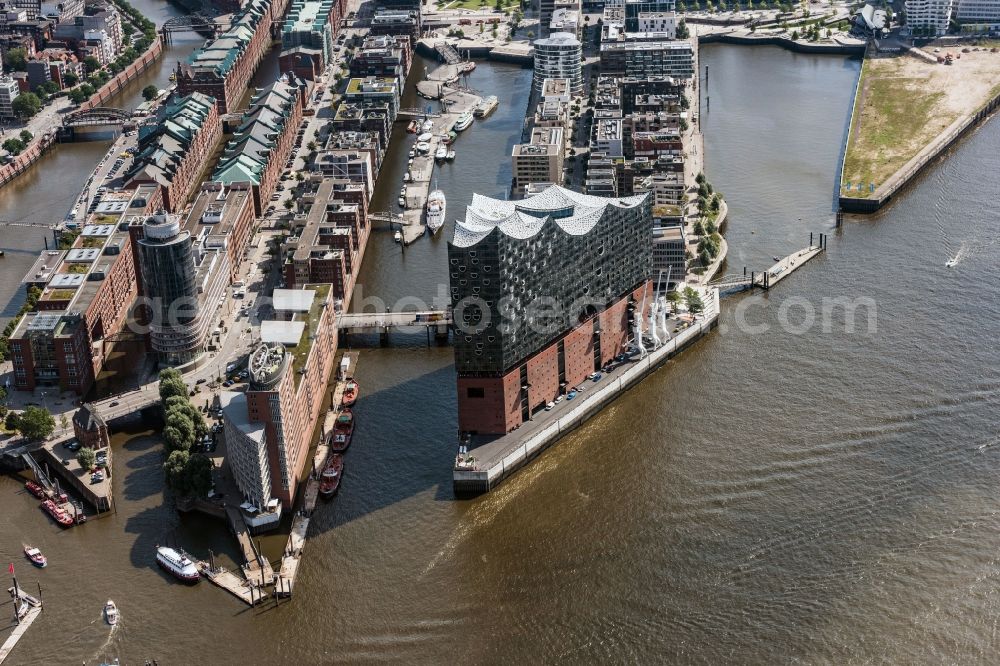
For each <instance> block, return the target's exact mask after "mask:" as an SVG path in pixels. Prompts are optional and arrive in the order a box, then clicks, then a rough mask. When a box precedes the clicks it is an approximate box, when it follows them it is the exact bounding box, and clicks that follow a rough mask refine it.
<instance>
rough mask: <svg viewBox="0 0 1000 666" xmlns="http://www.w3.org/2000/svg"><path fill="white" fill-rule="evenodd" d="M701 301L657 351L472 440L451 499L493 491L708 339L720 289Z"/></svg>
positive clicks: (459, 461)
mask: <svg viewBox="0 0 1000 666" xmlns="http://www.w3.org/2000/svg"><path fill="white" fill-rule="evenodd" d="M703 299H704V303H705V310H704V312H703V313H702V314H700V315H697V316H696V317H693V318H692V317H690V315H688V316H687V317H673V318H670V319H668V320H667V335H668V336H671V337H670V339H668V340H667V341H666V342H664V343H663V344H662V345H661V346H659V347H657V348H656V349H653V350H652V351H650V352H648V353H646V354H644V355H639V356H638V357H636V358H634V359H630V360H625V361H623V362H621V363H618V364H617V365H615V366H614V367H612V368H609V369H608V371H607V372H602V373H601V375H602V376H601V378H600V380H599V381H597V382H592V381H591V380H589V379H584V380H583V381H582V382H581V383H580V384H579V385H578V386H577V388H576V390H577V394H576V397H575V398H573V399H570V398H565V399H562V400H560V401H559V402H558V403H556V405H555V407H554V408H553V409H552V410H545V411H540V412H537V413H536V414H534V415H533V416H532V417H531V420H530V421H527V422H525V423H524V424H523V425H522V426H521V427H519V428H517V429H516V430H514V431H512V432H509V433H507V434H506V435H500V436H493V437H492V438H487V437H485V436H481V437H479V438H474V439H473V441H471V442H470V443H469V446H468V452H466V453H460V454H459V455H458V456H457V457H456V459H455V466H454V468H453V471H452V483H453V486H454V489H455V494H456V495H463V496H468V495H479V494H482V493H486V492H489V491H490V490H493V489H494V488H495V487H496V486H497V484H499V483H500V482H501V481H503V480H504V479H506V478H507V477H509V476H510V475H511V474H513V473H514V472H516V471H517V470H519V469H520V468H522V467H524V466H525V465H526V464H528V463H529V462H530V461H531V460H533V459H534V458H535V457H536V456H538V454H540V453H541V452H542V451H544V450H545V449H546V448H548V447H549V446H551V445H552V444H554V443H555V442H556V441H558V440H559V439H560V438H562V437H563V436H564V435H566V434H567V433H569V432H571V431H573V430H575V429H576V428H578V427H579V426H581V425H583V423H585V422H586V421H587V419H589V418H590V417H591V416H594V415H595V414H597V413H598V412H600V411H601V410H602V409H604V408H605V407H606V406H607V405H608V404H610V403H611V402H613V401H614V400H615V399H616V398H618V397H619V396H620V395H621V394H622V393H624V392H625V391H626V390H628V389H629V388H631V387H632V386H634V385H635V384H638V383H639V382H640V381H642V380H643V379H644V378H645V377H646V375H648V374H649V373H651V372H653V371H654V370H656V369H657V368H659V367H660V366H661V365H663V364H664V363H666V362H667V360H668V359H670V358H671V357H673V356H674V355H676V354H678V353H680V352H681V351H683V350H684V349H685V348H687V347H688V346H689V345H691V344H692V343H694V342H695V341H696V340H698V339H700V338H701V337H703V336H704V335H706V334H707V333H708V332H709V331H710V330H711V329H712V328H714V327H715V326H716V324H717V323H718V318H719V290H718V289H714V288H708V289H707V290H706V292H705V293H704V295H703ZM671 331H673V334H671V333H670V332H671Z"/></svg>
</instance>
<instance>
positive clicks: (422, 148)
mask: <svg viewBox="0 0 1000 666" xmlns="http://www.w3.org/2000/svg"><path fill="white" fill-rule="evenodd" d="M430 149H431V144H429V143H427V142H426V141H421V142H420V143H418V144H417V152H418V153H420V154H421V155H426V154H427V153H428V152H430Z"/></svg>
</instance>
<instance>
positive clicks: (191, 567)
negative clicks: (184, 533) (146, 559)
mask: <svg viewBox="0 0 1000 666" xmlns="http://www.w3.org/2000/svg"><path fill="white" fill-rule="evenodd" d="M156 563H157V564H159V565H160V566H161V567H162V568H163V569H164V570H165V571H166V572H167V573H169V574H170V575H172V576H173V577H174V578H178V579H180V580H182V581H184V582H185V583H197V582H198V581H199V580H201V574H200V573H199V572H198V567H197V566H196V565H195V563H194V562H192V561H191V558H190V557H188V556H187V554H186V553H184V552H183V551H180V550H175V549H173V548H168V547H166V546H160V547H159V548H157V549H156Z"/></svg>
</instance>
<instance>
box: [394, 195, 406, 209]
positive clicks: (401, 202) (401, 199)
mask: <svg viewBox="0 0 1000 666" xmlns="http://www.w3.org/2000/svg"><path fill="white" fill-rule="evenodd" d="M396 203H397V204H399V207H400V208H406V197H399V198H398V199H396Z"/></svg>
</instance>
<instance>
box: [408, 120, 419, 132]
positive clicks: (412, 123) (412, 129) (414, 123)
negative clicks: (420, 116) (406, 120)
mask: <svg viewBox="0 0 1000 666" xmlns="http://www.w3.org/2000/svg"><path fill="white" fill-rule="evenodd" d="M417 129H418V127H417V121H416V120H411V121H410V124H409V125H407V126H406V131H407V132H409V133H410V134H415V133H416V131H417Z"/></svg>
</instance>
